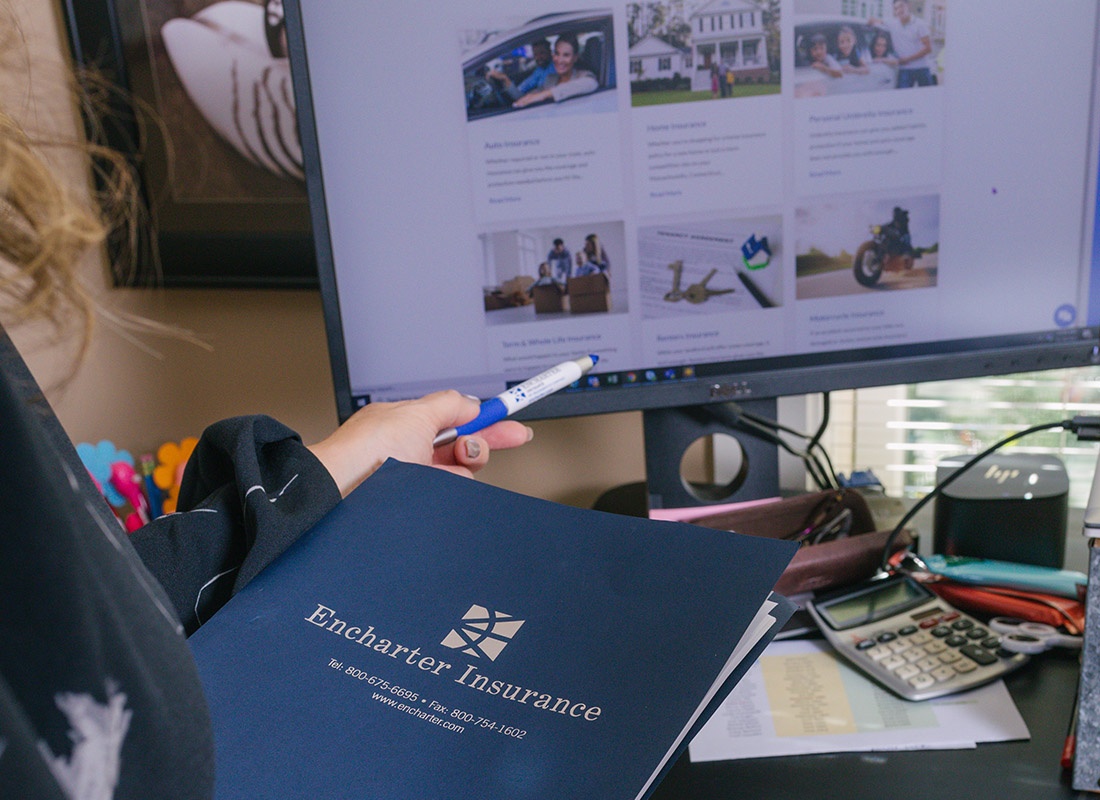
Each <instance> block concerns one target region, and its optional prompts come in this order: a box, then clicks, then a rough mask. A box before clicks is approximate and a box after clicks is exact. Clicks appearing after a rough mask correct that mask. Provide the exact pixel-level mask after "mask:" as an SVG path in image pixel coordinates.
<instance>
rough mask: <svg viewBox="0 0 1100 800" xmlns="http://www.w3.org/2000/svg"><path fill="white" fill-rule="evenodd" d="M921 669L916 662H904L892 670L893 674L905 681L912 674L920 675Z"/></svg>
mask: <svg viewBox="0 0 1100 800" xmlns="http://www.w3.org/2000/svg"><path fill="white" fill-rule="evenodd" d="M920 673H921V670H920V667H918V666H917V665H916V664H905V665H903V666H900V667H898V668H897V669H896V670H894V674H895V675H897V676H898V677H899V678H901V679H902V680H903V681H907V680H909V679H910V678H912V677H913V676H914V675H920Z"/></svg>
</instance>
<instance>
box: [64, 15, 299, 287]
mask: <svg viewBox="0 0 1100 800" xmlns="http://www.w3.org/2000/svg"><path fill="white" fill-rule="evenodd" d="M62 6H63V9H64V14H65V17H66V24H67V27H68V32H69V39H70V44H71V46H72V51H73V56H74V59H75V60H76V62H77V63H78V64H79V65H83V66H86V67H89V68H92V69H94V70H96V71H97V72H99V73H101V74H102V75H104V76H105V77H107V78H108V79H109V80H110V82H111V83H113V84H115V85H117V86H119V87H121V88H122V90H123V91H122V92H121V93H120V94H119V95H118V97H114V98H112V100H111V106H112V107H111V108H110V110H109V111H108V112H107V113H105V114H104V113H100V112H96V115H97V117H98V118H97V119H96V120H90V121H89V122H90V124H91V126H92V127H96V128H98V129H99V134H98V135H100V136H103V137H106V139H107V142H108V143H109V144H111V145H112V146H113V147H115V148H116V149H121V150H123V151H124V152H127V153H129V154H131V155H132V156H133V159H134V163H135V165H136V167H137V171H138V173H139V174H140V177H141V182H142V191H143V194H144V197H145V200H146V202H147V203H148V206H149V209H150V213H151V217H152V223H153V225H152V226H150V230H151V231H152V232H151V233H150V235H149V236H148V239H147V241H144V242H142V243H141V245H140V253H139V259H138V262H139V263H138V264H137V269H136V270H135V271H134V272H132V273H130V272H128V273H127V274H116V275H115V276H114V277H115V282H116V284H118V285H125V286H167V287H286V288H311V287H315V286H316V285H317V276H316V267H315V262H314V254H313V243H312V238H311V236H310V223H309V205H308V200H307V197H306V190H305V181H304V177H303V174H302V155H301V148H300V146H299V144H298V135H297V125H296V121H295V115H294V94H293V91H292V88H291V81H290V66H289V63H288V60H287V58H286V50H285V35H284V34H283V28H282V3H281V0H266V2H265V1H264V0H65V2H63V3H62Z"/></svg>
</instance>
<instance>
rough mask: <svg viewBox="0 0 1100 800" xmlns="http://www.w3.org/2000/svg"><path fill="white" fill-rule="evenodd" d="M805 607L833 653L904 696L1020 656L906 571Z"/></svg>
mask: <svg viewBox="0 0 1100 800" xmlns="http://www.w3.org/2000/svg"><path fill="white" fill-rule="evenodd" d="M807 609H808V610H809V612H810V614H811V616H812V617H813V618H814V621H816V622H817V625H818V627H819V628H821V632H822V633H823V634H824V635H825V638H826V639H827V640H828V641H829V643H830V644H831V645H832V646H833V648H834V649H835V650H836V651H837V652H838V653H840V655H842V656H843V657H844V658H846V659H847V660H848V661H850V662H851V663H852V664H854V665H855V666H856V667H857V668H858V669H860V670H861V671H862V672H864V673H865V674H867V675H868V676H869V677H871V678H873V679H874V680H875V681H877V682H878V683H880V684H881V685H883V686H885V687H886V688H887V689H889V690H890V691H892V692H893V693H894V694H896V695H898V696H899V697H902V698H904V699H906V700H928V699H930V698H933V697H940V696H942V695H945V694H951V693H953V692H961V691H963V690H964V689H971V688H973V687H975V686H980V685H981V684H983V683H988V682H989V681H992V680H995V679H997V678H1000V677H1001V676H1003V675H1005V674H1006V673H1008V672H1011V671H1012V670H1014V669H1016V668H1017V667H1020V666H1022V665H1023V664H1025V663H1026V662H1027V660H1028V656H1026V655H1024V654H1022V653H1012V652H1009V651H1007V650H1005V649H1003V648H1002V647H1001V637H1000V636H999V635H998V634H996V633H994V632H993V631H991V630H990V629H989V628H987V627H986V626H985V625H983V624H982V623H981V622H979V621H978V620H976V619H974V618H973V617H970V616H968V615H967V614H964V613H963V612H961V611H959V610H957V609H955V608H953V607H952V606H950V605H949V604H948V603H945V602H944V601H943V600H941V599H940V598H939V597H937V596H936V595H934V594H932V592H930V591H929V590H928V589H926V588H925V587H923V586H921V585H920V584H919V583H917V582H916V581H915V580H913V579H912V578H910V577H909V576H907V575H901V574H898V575H892V576H890V577H888V578H882V579H878V580H870V581H866V582H864V583H861V584H859V585H857V586H854V587H849V588H847V589H844V590H840V591H838V592H832V593H830V594H828V595H826V596H824V597H821V598H815V599H814V600H812V601H810V602H809V603H808V604H807Z"/></svg>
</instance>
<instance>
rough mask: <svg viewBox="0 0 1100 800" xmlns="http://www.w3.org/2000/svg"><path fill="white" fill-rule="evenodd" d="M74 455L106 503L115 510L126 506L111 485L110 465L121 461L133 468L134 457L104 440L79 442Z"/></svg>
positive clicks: (123, 499)
mask: <svg viewBox="0 0 1100 800" xmlns="http://www.w3.org/2000/svg"><path fill="white" fill-rule="evenodd" d="M76 453H77V455H78V456H80V460H81V461H82V462H83V463H84V467H85V469H87V470H88V472H90V473H91V475H92V477H93V478H95V480H96V482H97V483H98V484H99V489H100V491H101V492H103V496H104V497H106V498H107V502H108V503H110V504H111V505H112V506H114V507H115V508H122V507H123V506H124V505H126V498H125V497H123V496H122V495H121V494H119V492H118V490H117V489H116V488H115V487H114V486H112V485H111V465H112V464H114V463H116V462H119V461H121V462H123V463H126V464H129V465H130V466H131V467H132V466H134V457H133V456H132V455H130V453H129V452H128V451H126V450H119V449H118V448H116V447H115V444H114V442H110V441H108V440H106V439H104V440H103V441H101V442H99V443H97V444H89V443H88V442H81V443H80V444H78V445H77V446H76Z"/></svg>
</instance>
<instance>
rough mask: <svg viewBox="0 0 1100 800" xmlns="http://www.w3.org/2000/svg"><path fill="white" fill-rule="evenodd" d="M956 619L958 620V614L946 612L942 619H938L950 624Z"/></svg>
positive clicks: (956, 612)
mask: <svg viewBox="0 0 1100 800" xmlns="http://www.w3.org/2000/svg"><path fill="white" fill-rule="evenodd" d="M958 618H959V612H958V611H948V612H947V613H946V614H944V615H943V616H942V617H940V619H941V620H942V621H943V622H950V621H951V620H953V619H958Z"/></svg>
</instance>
